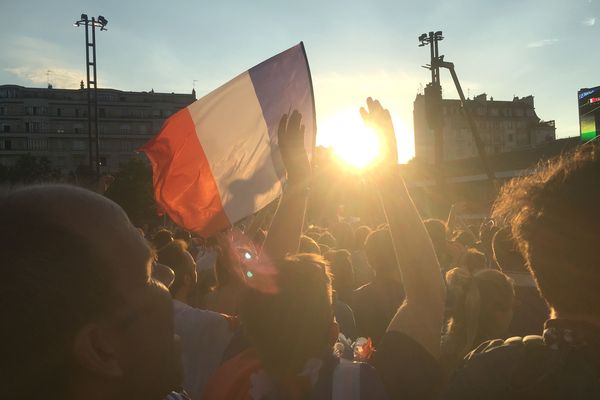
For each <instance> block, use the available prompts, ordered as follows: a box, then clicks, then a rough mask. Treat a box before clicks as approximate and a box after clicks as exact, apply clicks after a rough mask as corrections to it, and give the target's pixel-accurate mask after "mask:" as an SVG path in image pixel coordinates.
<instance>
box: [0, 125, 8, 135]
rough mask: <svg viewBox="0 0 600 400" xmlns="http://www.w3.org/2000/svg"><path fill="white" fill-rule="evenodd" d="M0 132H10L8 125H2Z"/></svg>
mask: <svg viewBox="0 0 600 400" xmlns="http://www.w3.org/2000/svg"><path fill="white" fill-rule="evenodd" d="M2 132H4V133H9V132H10V125H3V126H2Z"/></svg>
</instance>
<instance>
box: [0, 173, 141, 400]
mask: <svg viewBox="0 0 600 400" xmlns="http://www.w3.org/2000/svg"><path fill="white" fill-rule="evenodd" d="M150 256H151V252H150V250H149V248H148V246H147V245H146V244H145V242H144V239H143V238H142V237H141V235H140V233H139V232H138V231H137V230H136V229H135V228H134V227H133V226H132V225H131V223H130V222H129V220H128V218H127V216H126V215H125V213H124V212H123V210H122V209H121V208H120V207H119V206H118V205H116V204H115V203H113V202H112V201H110V200H108V199H106V198H104V197H102V196H100V195H98V194H96V193H93V192H90V191H87V190H83V189H80V188H76V187H72V186H65V185H42V186H33V187H26V188H21V189H17V190H14V191H8V192H5V193H3V194H0V257H1V260H2V261H1V262H0V271H1V276H2V279H0V301H1V304H3V305H8V306H7V307H3V315H4V317H5V321H4V322H5V323H6V324H8V325H10V326H11V329H3V330H2V334H1V335H2V338H1V339H0V341H1V342H2V343H4V344H5V345H6V344H9V345H8V346H4V347H7V353H8V354H4V355H3V357H1V358H0V359H1V360H2V361H0V364H4V363H6V364H4V365H1V366H0V369H2V370H3V371H11V375H10V376H9V379H8V381H7V382H5V383H3V384H2V387H4V388H6V389H5V390H7V391H8V393H7V395H8V396H9V397H11V398H28V397H30V396H31V397H32V398H33V396H37V395H39V393H40V392H39V390H40V388H42V387H43V388H44V389H43V390H44V391H45V392H48V393H51V394H53V395H56V397H57V398H66V396H62V395H64V392H65V391H67V389H66V385H67V383H68V382H71V381H72V376H71V373H72V370H73V368H75V366H74V365H73V354H72V351H73V342H72V341H73V340H75V339H74V338H75V337H76V336H77V334H78V332H80V331H81V329H83V327H84V326H87V325H89V324H90V323H94V321H99V320H101V319H102V318H108V317H107V316H112V315H113V314H114V315H117V314H118V312H120V310H123V309H127V308H128V307H129V303H131V296H135V295H136V293H141V292H142V291H143V290H146V289H145V288H147V287H148V285H149V282H150V278H149V265H150V261H151V257H150ZM110 318H116V317H110ZM12 373H14V375H12ZM5 377H6V376H5ZM29 392H31V393H29ZM13 395H14V396H13ZM49 397H50V398H53V396H52V395H50V396H49Z"/></svg>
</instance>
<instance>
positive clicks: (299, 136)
mask: <svg viewBox="0 0 600 400" xmlns="http://www.w3.org/2000/svg"><path fill="white" fill-rule="evenodd" d="M277 135H278V137H279V151H280V152H281V158H282V159H283V164H284V165H285V169H286V171H287V176H288V183H290V184H298V183H304V184H306V183H308V179H309V177H310V174H311V169H310V161H309V160H308V155H307V154H306V148H305V147H304V125H302V115H301V114H300V113H299V112H298V111H297V110H294V111H293V112H292V114H291V115H289V116H288V115H287V114H284V115H283V117H281V120H280V121H279V129H278V131H277Z"/></svg>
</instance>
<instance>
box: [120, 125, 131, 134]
mask: <svg viewBox="0 0 600 400" xmlns="http://www.w3.org/2000/svg"><path fill="white" fill-rule="evenodd" d="M120 130H121V135H129V125H121V129H120Z"/></svg>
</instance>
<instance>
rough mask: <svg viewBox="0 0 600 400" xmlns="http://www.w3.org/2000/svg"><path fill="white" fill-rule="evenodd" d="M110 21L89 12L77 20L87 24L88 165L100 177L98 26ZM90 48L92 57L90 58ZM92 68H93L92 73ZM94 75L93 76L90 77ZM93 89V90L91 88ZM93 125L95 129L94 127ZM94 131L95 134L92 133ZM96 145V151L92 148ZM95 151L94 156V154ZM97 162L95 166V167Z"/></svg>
mask: <svg viewBox="0 0 600 400" xmlns="http://www.w3.org/2000/svg"><path fill="white" fill-rule="evenodd" d="M107 23H108V21H107V20H106V19H105V18H104V17H103V16H99V17H98V20H96V18H94V17H92V19H89V18H88V16H87V14H81V19H80V20H79V21H76V22H75V26H81V25H84V26H85V70H86V79H87V85H86V88H87V106H88V166H89V168H90V172H91V171H93V170H94V169H95V172H96V177H97V178H99V177H100V134H99V129H98V84H97V82H98V75H97V73H96V27H99V28H100V30H101V31H104V30H106V24H107ZM90 27H91V29H92V41H91V42H90V39H89V38H90V34H89V31H90ZM90 48H91V49H92V57H91V59H90ZM90 68H91V69H92V71H91V74H90ZM90 75H92V78H91V77H90ZM90 89H93V90H90ZM92 127H93V129H92ZM92 132H93V134H92ZM94 147H95V151H94V152H93V151H92V148H94ZM92 153H94V156H92ZM94 164H95V168H94Z"/></svg>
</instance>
